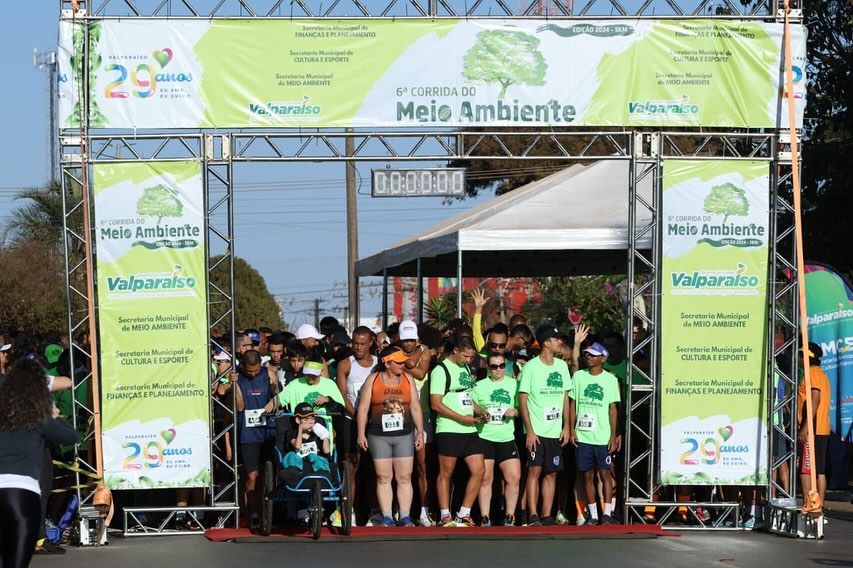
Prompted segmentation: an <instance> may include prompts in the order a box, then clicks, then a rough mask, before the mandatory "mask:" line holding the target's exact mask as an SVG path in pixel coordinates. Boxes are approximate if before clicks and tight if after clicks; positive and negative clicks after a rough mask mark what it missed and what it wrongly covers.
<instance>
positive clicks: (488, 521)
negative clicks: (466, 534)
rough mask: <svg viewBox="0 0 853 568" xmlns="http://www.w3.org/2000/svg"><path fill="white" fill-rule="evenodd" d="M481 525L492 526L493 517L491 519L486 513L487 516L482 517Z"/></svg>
mask: <svg viewBox="0 0 853 568" xmlns="http://www.w3.org/2000/svg"><path fill="white" fill-rule="evenodd" d="M480 526H481V527H490V526H492V519H490V518H489V516H488V515H486V516H485V517H483V518H482V519H480Z"/></svg>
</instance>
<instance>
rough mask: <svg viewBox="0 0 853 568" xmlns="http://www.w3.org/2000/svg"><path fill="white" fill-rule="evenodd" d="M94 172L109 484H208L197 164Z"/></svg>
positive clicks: (205, 332)
mask: <svg viewBox="0 0 853 568" xmlns="http://www.w3.org/2000/svg"><path fill="white" fill-rule="evenodd" d="M93 169H94V193H95V233H96V245H97V274H98V278H97V280H98V292H97V295H98V305H99V311H98V313H99V319H98V324H99V330H100V351H101V353H100V355H101V420H102V430H103V434H102V438H103V452H104V482H105V483H106V485H107V486H108V487H110V488H111V489H140V488H161V487H204V486H209V485H210V406H209V391H210V386H209V377H208V375H209V372H210V349H209V332H208V325H207V265H206V260H205V246H204V237H205V208H204V191H203V186H202V176H201V164H200V163H199V162H197V161H186V162H142V163H140V162H137V163H128V164H107V165H101V164H96V165H95V166H94V168H93Z"/></svg>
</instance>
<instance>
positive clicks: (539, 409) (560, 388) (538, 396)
mask: <svg viewBox="0 0 853 568" xmlns="http://www.w3.org/2000/svg"><path fill="white" fill-rule="evenodd" d="M571 390H572V379H571V375H570V374H569V366H568V365H566V362H565V361H563V360H562V359H557V358H556V357H555V358H554V362H553V363H552V364H551V365H546V364H545V363H543V362H542V360H541V359H540V358H539V357H534V358H533V359H531V360H530V361H528V362H527V364H526V365H524V367H522V368H521V382H520V384H519V387H518V392H526V393H527V413H528V414H529V415H530V425H531V426H533V432H534V433H535V434H536V435H537V436H539V437H542V438H553V439H557V438H559V437H560V432H561V431H562V430H563V401H564V399H565V393H566V391H571Z"/></svg>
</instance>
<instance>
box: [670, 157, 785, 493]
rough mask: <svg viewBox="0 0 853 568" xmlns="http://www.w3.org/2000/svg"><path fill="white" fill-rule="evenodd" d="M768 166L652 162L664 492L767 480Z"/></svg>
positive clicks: (741, 163)
mask: <svg viewBox="0 0 853 568" xmlns="http://www.w3.org/2000/svg"><path fill="white" fill-rule="evenodd" d="M769 168H770V166H769V164H768V163H767V162H759V161H714V160H703V161H697V160H690V161H687V160H684V161H679V160H668V161H665V162H664V165H663V172H664V173H663V207H662V210H663V213H662V223H663V242H662V245H663V259H662V263H661V269H660V270H661V272H660V274H661V278H662V280H663V283H662V290H661V294H662V297H661V328H660V330H661V331H660V349H661V376H660V382H661V390H660V397H661V399H660V411H661V420H660V422H661V444H660V455H661V462H660V467H661V470H660V473H661V482H662V483H663V484H665V485H762V484H765V483H766V482H767V430H768V418H767V400H766V387H767V361H766V358H767V355H766V353H767V275H768V254H769V253H768V250H769V249H768V238H769V237H768V233H769V219H770V213H769V202H770V190H769V188H770V176H769V173H770V172H769Z"/></svg>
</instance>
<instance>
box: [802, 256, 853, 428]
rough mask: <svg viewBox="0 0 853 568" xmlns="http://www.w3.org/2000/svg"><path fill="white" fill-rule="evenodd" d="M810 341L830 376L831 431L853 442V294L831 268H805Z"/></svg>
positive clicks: (821, 366) (816, 266)
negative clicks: (819, 353) (821, 351)
mask: <svg viewBox="0 0 853 568" xmlns="http://www.w3.org/2000/svg"><path fill="white" fill-rule="evenodd" d="M805 268H806V309H807V310H808V321H809V341H813V342H815V343H817V344H818V345H820V347H821V350H823V357H822V358H821V360H820V368H821V369H823V371H824V372H825V373H826V375H827V376H828V377H829V383H830V385H831V386H832V397H831V401H830V406H829V418H830V424H831V426H832V431H833V432H835V433H836V434H838V435H839V436H841V437H842V438H843V439H845V440H846V441H848V442H853V291H851V289H850V285H849V284H848V283H847V281H846V280H845V279H844V278H842V277H841V275H839V274H838V273H837V272H836V271H834V270H833V269H832V268H830V267H828V266H826V265H823V264H818V263H809V264H807V265H806V267H805Z"/></svg>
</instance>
